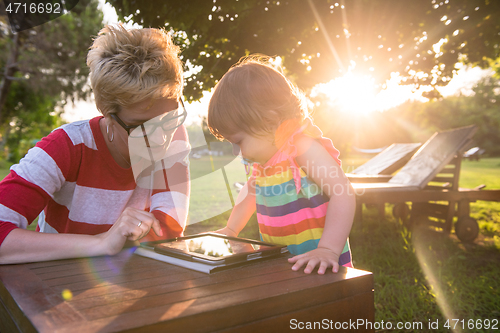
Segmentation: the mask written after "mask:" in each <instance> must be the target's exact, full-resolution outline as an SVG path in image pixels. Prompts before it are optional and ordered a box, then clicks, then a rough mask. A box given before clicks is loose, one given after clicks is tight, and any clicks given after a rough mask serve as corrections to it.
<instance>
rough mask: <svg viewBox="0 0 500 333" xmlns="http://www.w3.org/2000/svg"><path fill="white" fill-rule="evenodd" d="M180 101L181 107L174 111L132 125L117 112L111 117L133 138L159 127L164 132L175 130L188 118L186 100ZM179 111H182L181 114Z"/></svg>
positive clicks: (149, 132)
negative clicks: (127, 123)
mask: <svg viewBox="0 0 500 333" xmlns="http://www.w3.org/2000/svg"><path fill="white" fill-rule="evenodd" d="M180 102H181V107H179V108H177V109H175V110H173V111H169V112H167V113H166V114H164V115H161V116H158V117H155V118H153V119H150V120H147V121H145V122H143V123H142V124H139V125H132V126H130V125H126V124H125V123H124V122H123V121H122V120H121V119H120V117H118V115H117V114H116V113H112V114H111V117H112V118H113V119H114V120H116V122H117V123H118V124H120V126H121V127H123V128H124V129H125V130H126V131H127V134H128V135H129V136H130V137H131V138H143V137H146V136H148V135H151V134H153V133H154V132H155V131H156V130H157V129H158V128H161V129H162V131H164V132H169V131H173V130H174V129H176V128H177V127H179V126H181V125H182V124H183V123H184V121H185V120H186V117H187V111H186V108H185V107H184V102H183V101H182V99H181V100H180ZM181 108H182V110H181ZM179 111H181V112H182V113H181V114H179ZM160 117H161V119H159V120H156V118H160ZM139 127H140V129H139Z"/></svg>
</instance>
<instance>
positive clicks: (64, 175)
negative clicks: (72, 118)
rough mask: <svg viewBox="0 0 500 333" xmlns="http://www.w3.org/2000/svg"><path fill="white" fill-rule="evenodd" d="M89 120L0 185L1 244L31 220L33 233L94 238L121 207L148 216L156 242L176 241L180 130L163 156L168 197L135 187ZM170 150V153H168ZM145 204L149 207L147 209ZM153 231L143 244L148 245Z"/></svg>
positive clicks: (185, 146)
mask: <svg viewBox="0 0 500 333" xmlns="http://www.w3.org/2000/svg"><path fill="white" fill-rule="evenodd" d="M100 119H102V117H96V118H93V119H90V120H84V121H78V122H75V123H71V124H67V125H64V126H62V127H60V128H58V129H56V130H54V131H53V132H52V133H51V134H50V135H48V136H47V137H45V138H43V139H42V140H41V141H40V142H38V143H37V145H36V146H35V147H34V148H32V149H30V150H29V152H28V154H27V155H26V156H25V157H24V158H23V159H21V161H20V162H19V164H16V165H13V166H12V167H11V171H10V174H9V175H8V176H7V177H6V178H5V179H4V180H3V181H2V182H0V244H1V243H2V242H3V240H4V239H5V237H6V236H7V235H8V234H9V232H10V231H12V230H13V229H15V228H26V227H27V225H28V224H29V223H31V222H32V221H33V220H34V219H35V218H36V217H37V216H38V215H39V219H38V226H37V231H41V232H49V233H74V234H90V235H95V234H99V233H102V232H105V231H107V230H108V229H109V228H110V227H111V225H112V224H113V223H115V221H116V220H117V219H118V217H119V216H120V214H121V213H122V212H123V210H124V209H125V208H126V207H134V208H138V209H143V210H149V211H151V212H152V213H153V214H154V215H155V217H156V218H157V219H158V220H159V221H160V224H161V227H162V230H163V238H172V237H176V236H180V235H182V232H183V230H184V227H185V225H186V219H187V212H188V207H189V165H188V156H189V151H190V146H189V142H188V137H187V132H186V129H185V127H184V126H181V127H179V128H178V129H177V130H176V132H175V133H174V136H173V138H172V142H171V143H170V146H169V147H168V150H167V155H166V156H167V157H166V158H165V161H167V162H168V163H166V164H167V165H168V166H167V167H168V168H169V170H168V172H167V175H168V174H174V175H175V178H176V179H175V183H176V184H177V185H176V186H175V191H174V190H171V189H170V188H169V184H166V186H165V187H166V188H165V189H163V190H154V191H153V192H152V195H151V197H150V194H151V193H150V190H149V189H145V188H140V187H139V186H137V185H136V182H135V179H134V175H133V171H132V168H128V169H124V168H122V167H120V166H119V165H118V164H117V163H116V161H115V160H114V159H113V157H112V156H111V154H110V152H109V150H108V148H107V146H106V142H105V140H104V137H103V135H102V133H101V130H100V128H99V120H100ZM169 152H171V153H169ZM169 183H170V181H169ZM150 206H151V207H150ZM156 238H157V236H156V235H155V233H154V232H153V231H151V232H150V234H149V235H148V236H147V237H146V239H143V240H154V239H156Z"/></svg>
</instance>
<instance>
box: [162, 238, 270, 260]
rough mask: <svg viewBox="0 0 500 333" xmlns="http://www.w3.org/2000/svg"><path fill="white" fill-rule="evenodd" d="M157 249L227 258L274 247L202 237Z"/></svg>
mask: <svg viewBox="0 0 500 333" xmlns="http://www.w3.org/2000/svg"><path fill="white" fill-rule="evenodd" d="M158 246H159V247H161V248H163V249H172V250H177V251H182V252H185V253H189V254H192V255H196V254H198V255H202V256H206V257H209V258H221V257H228V256H232V255H235V254H240V253H248V252H250V253H251V252H255V251H264V250H267V249H273V248H275V247H271V246H266V245H260V244H253V243H248V242H245V241H240V240H229V239H225V238H222V237H216V236H210V235H204V236H199V237H196V238H191V239H184V240H178V241H174V242H165V243H162V244H160V245H158Z"/></svg>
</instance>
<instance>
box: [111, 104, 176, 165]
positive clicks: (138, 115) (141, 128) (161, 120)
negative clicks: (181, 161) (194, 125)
mask: <svg viewBox="0 0 500 333" xmlns="http://www.w3.org/2000/svg"><path fill="white" fill-rule="evenodd" d="M183 113H184V109H183V107H182V105H181V103H179V101H178V100H176V99H166V98H165V99H157V100H153V101H152V100H146V101H143V102H140V103H136V104H133V105H130V106H128V107H123V108H122V109H121V110H120V112H118V113H117V116H118V117H119V120H121V122H122V123H123V124H124V125H126V126H127V127H128V132H127V129H125V128H123V126H122V125H121V124H119V123H118V120H117V119H116V118H114V121H115V122H117V124H116V125H117V126H115V127H114V128H115V129H117V128H118V130H119V131H120V136H121V137H122V138H124V139H125V138H126V140H125V141H126V142H127V144H128V150H129V156H130V159H131V163H132V164H134V160H135V161H137V159H147V160H149V161H151V159H153V160H154V161H159V160H161V159H163V158H164V157H165V154H166V151H167V148H168V146H169V144H170V142H171V140H172V136H173V133H174V132H175V129H176V128H177V127H178V126H179V125H180V123H181V121H182V120H183V117H182V116H181V115H182V114H183ZM131 127H135V128H131Z"/></svg>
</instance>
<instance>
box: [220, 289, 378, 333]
mask: <svg viewBox="0 0 500 333" xmlns="http://www.w3.org/2000/svg"><path fill="white" fill-rule="evenodd" d="M373 303H374V295H373V292H368V293H364V294H358V295H354V296H353V297H348V298H345V299H342V300H339V301H335V302H330V303H327V304H321V305H317V306H312V307H309V308H304V309H301V310H298V311H294V312H290V313H287V314H286V315H284V316H274V317H271V318H266V319H263V320H259V321H257V322H253V323H251V324H248V325H240V326H236V327H231V328H229V329H224V330H221V331H217V332H221V333H233V332H234V333H254V332H288V331H291V330H296V329H299V328H298V327H297V323H298V322H302V323H305V322H313V323H314V322H319V323H321V324H322V325H321V326H319V325H318V326H316V331H318V330H320V329H321V330H336V329H335V323H343V322H347V323H349V322H350V320H351V321H354V322H356V320H357V319H362V320H363V321H364V323H365V324H364V325H360V326H359V327H356V329H354V330H351V329H349V326H348V325H346V326H344V328H347V329H340V330H341V331H342V332H361V331H362V332H374V331H375V329H374V327H373V323H374V322H375V317H374V316H373V315H371V314H372V313H374V311H373ZM325 319H326V325H323V324H324V321H325ZM369 323H371V324H372V325H370V324H369ZM313 325H314V324H313ZM304 330H305V329H304Z"/></svg>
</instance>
